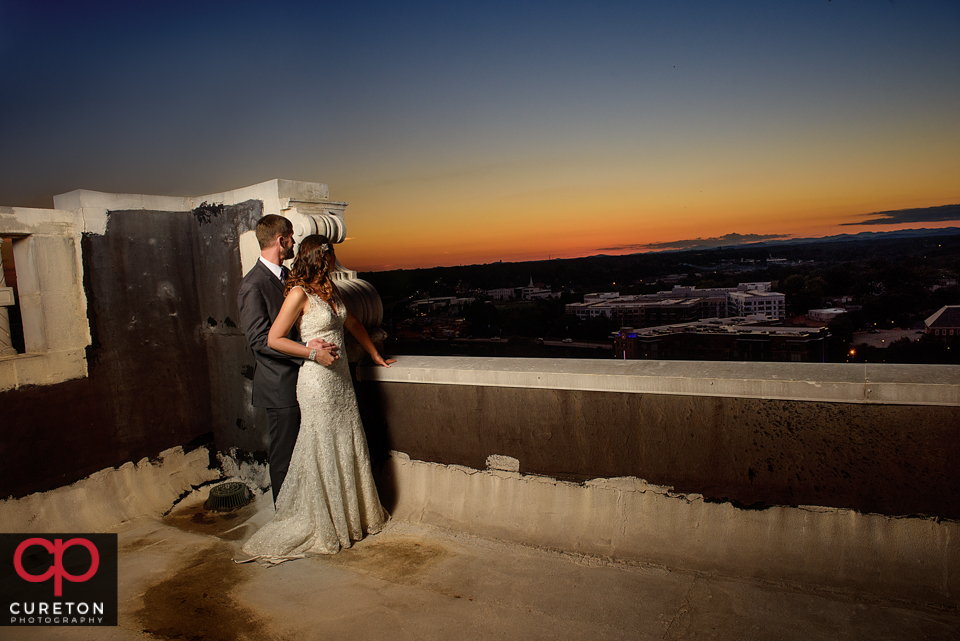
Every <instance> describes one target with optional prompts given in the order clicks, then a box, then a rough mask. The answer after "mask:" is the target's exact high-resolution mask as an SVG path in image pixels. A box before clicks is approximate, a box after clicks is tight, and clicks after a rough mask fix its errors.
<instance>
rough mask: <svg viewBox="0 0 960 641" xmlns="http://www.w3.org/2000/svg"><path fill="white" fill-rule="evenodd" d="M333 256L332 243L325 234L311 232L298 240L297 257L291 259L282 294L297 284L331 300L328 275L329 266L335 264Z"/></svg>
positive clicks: (330, 279)
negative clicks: (291, 262) (291, 265)
mask: <svg viewBox="0 0 960 641" xmlns="http://www.w3.org/2000/svg"><path fill="white" fill-rule="evenodd" d="M334 256H335V254H334V253H333V243H331V242H330V241H329V240H328V239H327V237H326V236H319V235H317V234H311V235H310V236H307V237H306V238H304V239H303V240H302V241H300V248H299V249H297V257H296V258H294V259H293V267H292V268H291V269H290V274H289V275H287V285H286V287H285V288H284V290H283V294H284V296H286V295H287V294H289V293H290V290H291V289H292V288H293V287H295V286H297V285H299V286H300V287H303V288H304V289H305V290H306V291H307V292H308V293H310V294H313V295H314V296H319V297H320V298H322V299H323V300H326V301H329V300H331V299H332V298H333V279H332V278H331V277H330V268H331V266H332V265H336V258H333V257H334ZM331 258H333V260H331Z"/></svg>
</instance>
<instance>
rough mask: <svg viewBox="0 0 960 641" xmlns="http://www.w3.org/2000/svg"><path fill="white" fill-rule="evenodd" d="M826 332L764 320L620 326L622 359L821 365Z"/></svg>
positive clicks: (617, 344) (618, 350) (617, 342)
mask: <svg viewBox="0 0 960 641" xmlns="http://www.w3.org/2000/svg"><path fill="white" fill-rule="evenodd" d="M826 338H827V332H826V329H823V328H810V327H774V326H771V325H770V324H769V322H768V321H767V320H766V317H765V316H758V317H753V318H752V319H751V318H744V317H733V318H723V319H720V318H712V319H704V320H699V321H693V322H688V323H677V324H673V325H664V326H660V327H645V328H638V329H634V328H632V327H624V328H621V329H620V331H619V332H618V335H617V338H616V339H615V340H614V346H613V349H614V355H615V356H616V357H618V358H623V359H654V360H656V359H668V360H707V361H734V360H739V361H773V362H787V363H789V362H793V363H798V362H808V363H809V362H822V361H823V357H824V350H825V349H826V346H825V341H826Z"/></svg>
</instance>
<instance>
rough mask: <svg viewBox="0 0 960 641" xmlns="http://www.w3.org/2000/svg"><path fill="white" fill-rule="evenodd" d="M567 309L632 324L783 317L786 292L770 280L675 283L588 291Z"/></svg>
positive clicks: (579, 313) (586, 317)
mask: <svg viewBox="0 0 960 641" xmlns="http://www.w3.org/2000/svg"><path fill="white" fill-rule="evenodd" d="M566 311H567V313H568V314H575V315H576V316H577V317H578V318H580V319H581V320H586V319H588V318H597V317H600V316H605V317H607V318H611V319H613V320H615V321H617V322H618V323H619V324H621V325H629V326H633V327H652V326H656V325H666V324H672V323H683V322H690V321H694V320H697V319H701V318H724V317H728V316H756V315H765V316H767V317H768V318H773V319H781V320H782V319H783V318H784V317H785V316H786V307H785V299H784V295H783V294H780V293H777V292H773V291H771V285H770V283H769V282H758V283H740V284H739V285H738V286H737V287H712V288H704V289H698V288H695V287H689V286H680V285H675V286H674V287H673V289H672V290H669V291H661V292H657V293H656V294H638V295H628V296H621V295H620V294H619V293H617V292H603V293H593V294H585V295H584V297H583V302H582V303H570V304H568V305H567V306H566Z"/></svg>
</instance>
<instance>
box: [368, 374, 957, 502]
mask: <svg viewBox="0 0 960 641" xmlns="http://www.w3.org/2000/svg"><path fill="white" fill-rule="evenodd" d="M528 361H529V362H528ZM627 365H632V364H631V363H627ZM667 365H668V364H667V363H653V364H651V365H650V368H651V369H650V371H649V372H647V370H645V369H643V368H641V371H644V372H647V373H646V374H643V375H642V376H641V375H639V374H638V373H637V372H636V371H635V372H633V373H632V374H631V371H632V370H631V369H630V368H626V369H625V368H624V367H622V366H623V363H622V362H617V361H573V360H547V361H544V360H543V359H508V358H500V359H482V358H474V359H468V358H454V359H446V358H429V357H411V356H404V357H401V358H400V359H399V361H398V362H397V363H396V364H395V365H394V366H392V367H390V368H389V369H386V368H372V367H362V368H360V370H359V376H360V378H361V379H362V381H363V382H362V383H361V384H360V385H359V386H358V389H363V395H364V397H365V399H366V402H365V407H363V411H364V425H365V426H366V427H367V430H368V432H370V434H371V447H373V446H374V444H375V443H377V442H381V441H382V442H385V443H386V444H387V448H388V449H392V450H397V451H401V452H404V453H406V454H408V455H410V457H411V458H413V459H417V460H424V461H432V462H437V463H443V464H446V465H464V466H467V467H471V468H475V469H483V468H484V467H485V461H486V459H487V457H488V456H490V455H503V456H510V457H513V458H515V459H517V460H518V461H519V462H520V471H521V472H523V473H533V474H542V475H547V476H552V477H558V478H574V479H581V480H583V479H593V478H603V477H608V478H609V477H621V476H633V477H637V478H642V479H645V480H647V481H649V482H650V483H654V484H657V485H665V486H672V487H674V488H675V489H676V490H677V491H680V492H685V493H697V494H702V495H704V496H705V497H706V498H708V499H711V500H719V501H734V502H737V503H738V504H742V505H748V506H750V505H755V504H759V505H761V506H769V505H819V506H827V507H835V508H842V509H852V510H857V511H860V512H875V513H879V514H886V515H890V516H908V515H916V514H923V515H928V516H932V517H940V518H948V519H960V472H958V469H960V468H958V466H957V465H956V461H957V460H960V407H958V406H955V405H952V404H950V402H949V401H950V398H951V397H950V395H949V394H947V393H946V392H945V390H944V388H943V387H942V386H941V384H943V385H947V384H950V385H953V383H951V381H953V380H954V379H953V378H952V377H954V376H955V375H956V374H957V373H958V372H960V368H956V367H946V368H937V367H927V366H913V367H903V368H901V367H899V366H897V367H892V368H891V369H884V368H877V369H875V370H871V372H870V373H869V374H870V377H871V382H870V383H864V371H863V367H862V366H851V368H852V369H847V368H844V367H840V368H839V369H837V368H834V367H828V368H826V369H822V368H823V366H821V365H817V364H812V363H799V364H795V365H796V366H799V365H804V366H805V367H802V368H799V369H797V368H796V367H795V366H794V364H777V365H775V366H766V369H763V366H762V365H760V364H758V365H756V366H754V365H753V364H745V363H707V362H698V363H690V362H687V363H670V364H669V365H670V367H667ZM428 366H429V367H433V368H434V370H430V369H429V367H428ZM681 366H683V367H686V368H687V369H686V370H682V368H681ZM754 367H757V368H759V369H758V371H757V372H753V373H752V374H750V371H752V369H753V368H754ZM538 368H543V369H544V371H543V372H539V371H538ZM691 368H699V369H700V370H701V371H700V373H699V374H697V373H696V372H695V371H694V370H693V369H691ZM666 370H670V372H672V375H674V376H679V375H680V374H681V373H682V372H686V375H688V376H689V377H690V379H689V380H685V381H683V382H682V383H678V384H677V386H676V387H675V388H673V393H670V392H669V391H665V392H662V393H648V392H646V391H637V390H636V389H635V390H634V391H612V390H613V389H614V388H615V387H619V388H624V389H626V388H631V387H643V386H645V385H647V383H649V382H650V381H652V379H653V375H652V374H651V372H653V373H656V372H659V371H666ZM854 370H856V371H854ZM798 372H799V373H805V374H806V375H808V378H806V379H804V380H800V379H797V378H796V377H794V378H793V379H791V382H790V383H789V384H790V385H791V386H792V385H797V386H802V388H803V389H804V390H806V391H805V392H804V394H803V395H804V396H810V395H811V394H812V392H810V390H811V389H819V390H820V391H821V392H822V393H823V394H824V396H823V400H819V401H812V400H799V399H798V397H797V395H796V394H793V393H792V392H791V393H784V394H783V395H781V396H782V397H771V398H751V397H740V396H738V395H736V394H733V395H730V394H702V395H695V394H688V393H686V392H684V390H689V389H701V388H705V387H706V388H708V387H710V385H711V382H712V381H719V380H720V379H721V378H723V379H724V381H725V382H724V383H723V384H720V383H719V382H717V386H719V387H735V386H736V385H737V384H738V381H737V380H734V379H733V378H732V377H734V376H738V375H748V374H749V375H752V376H754V378H755V379H757V380H759V379H760V378H764V377H767V378H769V377H782V378H790V377H791V376H793V375H794V374H798ZM817 374H824V376H825V379H824V380H820V379H817V378H816V377H815V375H817ZM855 374H856V377H859V379H860V383H859V385H860V386H861V387H862V386H863V385H865V384H869V385H871V386H872V387H870V389H871V390H873V389H874V386H876V385H882V386H884V387H883V388H882V389H884V390H885V391H884V392H883V393H884V394H885V395H886V396H896V397H897V398H898V399H900V400H901V401H908V400H912V401H915V403H914V404H906V403H901V402H890V403H886V402H885V403H875V402H847V401H842V400H833V401H831V400H829V399H830V398H835V397H836V393H835V392H836V389H834V390H833V391H831V390H830V389H829V388H830V387H831V385H832V384H838V381H839V380H840V379H842V378H843V377H844V376H846V377H848V378H851V377H853V378H855V376H854V375H855ZM551 375H562V376H563V377H566V378H568V379H569V380H570V381H574V379H576V377H577V376H580V377H581V378H580V379H576V380H578V381H579V383H578V384H583V386H584V388H585V389H568V388H561V387H556V386H554V384H553V383H549V384H548V383H546V382H543V381H545V380H546V379H547V378H549V377H550V376H551ZM725 377H726V378H725ZM421 379H430V380H431V381H434V382H416V381H420V380H421ZM441 379H442V380H445V381H446V382H435V381H439V380H441ZM537 379H540V381H541V382H542V384H537V383H536V380H537ZM764 380H766V378H764ZM771 380H772V379H771ZM778 380H779V379H778ZM851 380H852V378H851ZM931 380H932V383H931V382H930V381H931ZM597 381H600V382H604V384H608V383H609V385H608V388H609V389H608V390H607V391H596V390H593V391H591V389H590V388H591V387H598V386H599V383H597ZM831 381H833V383H831ZM520 383H524V384H528V385H529V386H528V387H524V386H521V385H520ZM595 383H596V384H595ZM614 383H615V385H614ZM740 383H742V384H743V385H745V386H746V387H749V386H750V384H751V382H750V381H740ZM571 384H573V383H571ZM851 384H852V383H851ZM651 385H652V383H651ZM657 386H658V388H659V389H662V390H669V389H671V388H670V386H669V384H668V381H660V382H659V383H657ZM818 386H819V387H818ZM746 387H745V388H744V390H746ZM788 387H789V386H788ZM954 387H957V388H958V389H960V385H954ZM643 389H647V388H646V387H643ZM878 389H881V388H878ZM937 390H939V391H937ZM786 391H787V392H790V390H789V389H787V390H786ZM941 392H943V393H944V394H945V395H946V396H945V397H944V398H943V399H942V400H944V403H945V404H944V405H935V404H928V403H927V401H929V400H930V399H931V398H933V397H934V396H937V395H938V394H940V393H941Z"/></svg>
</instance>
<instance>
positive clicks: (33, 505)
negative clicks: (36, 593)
mask: <svg viewBox="0 0 960 641" xmlns="http://www.w3.org/2000/svg"><path fill="white" fill-rule="evenodd" d="M231 471H232V472H234V473H239V472H240V469H239V467H237V466H232V469H231ZM221 476H222V472H221V470H220V469H219V468H218V467H213V468H211V466H210V452H209V451H208V450H207V449H206V448H199V449H195V450H192V451H189V452H184V451H183V448H181V447H175V448H172V449H170V450H167V451H166V452H161V453H160V455H159V456H158V457H157V458H156V460H152V461H151V460H148V459H142V460H141V461H140V462H139V463H136V464H134V463H132V462H129V463H126V464H124V465H122V466H121V467H119V468H116V469H105V470H101V471H99V472H97V473H96V474H92V475H90V476H89V477H87V478H85V479H83V480H81V481H77V482H76V483H72V484H71V485H67V486H64V487H60V488H57V489H55V490H50V491H48V492H38V493H36V494H30V495H29V496H25V497H23V498H21V499H13V498H9V499H5V500H0V523H2V524H3V526H2V527H3V531H4V532H11V533H19V532H109V531H113V530H114V529H115V528H118V527H120V526H121V525H122V524H123V523H126V522H129V521H135V520H137V519H140V518H144V517H147V518H159V517H160V516H161V515H162V514H163V513H164V512H166V511H167V510H169V509H170V506H171V505H172V504H173V503H174V502H175V501H177V500H178V499H179V498H180V497H181V496H182V495H184V494H187V493H189V492H191V491H192V490H193V488H194V487H195V486H199V485H203V484H204V483H208V482H210V481H214V480H216V479H219V478H221ZM250 476H251V477H253V474H250Z"/></svg>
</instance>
